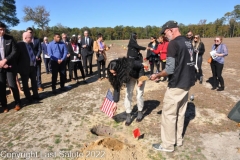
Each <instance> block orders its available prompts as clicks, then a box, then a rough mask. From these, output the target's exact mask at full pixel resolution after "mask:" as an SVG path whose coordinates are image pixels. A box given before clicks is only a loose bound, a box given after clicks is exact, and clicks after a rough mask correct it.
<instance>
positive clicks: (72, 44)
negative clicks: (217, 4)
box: [0, 23, 110, 113]
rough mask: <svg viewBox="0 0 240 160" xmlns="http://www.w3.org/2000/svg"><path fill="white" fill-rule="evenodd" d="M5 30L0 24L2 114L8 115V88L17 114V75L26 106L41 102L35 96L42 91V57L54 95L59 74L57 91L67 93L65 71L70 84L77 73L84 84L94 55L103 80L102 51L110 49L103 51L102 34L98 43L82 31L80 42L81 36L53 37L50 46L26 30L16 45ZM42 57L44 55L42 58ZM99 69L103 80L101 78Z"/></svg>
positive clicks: (106, 48)
mask: <svg viewBox="0 0 240 160" xmlns="http://www.w3.org/2000/svg"><path fill="white" fill-rule="evenodd" d="M6 28H7V26H6V25H5V24H4V23H0V40H1V41H0V53H1V54H0V90H1V92H0V103H1V106H2V108H3V112H4V113H5V112H8V111H9V108H8V105H7V98H6V87H7V84H8V86H9V88H10V90H11V91H12V94H13V97H14V100H15V108H14V109H15V110H16V111H18V110H20V109H21V107H22V104H21V100H20V94H19V93H20V92H21V87H20V85H19V80H18V76H17V74H18V73H19V74H20V76H21V81H22V86H23V93H24V95H25V97H26V99H27V101H28V103H29V104H31V103H33V102H34V101H39V100H41V99H42V98H40V97H39V94H38V92H40V91H43V90H44V89H43V86H42V80H41V62H42V57H43V60H44V63H45V68H46V74H49V73H51V74H52V81H51V87H52V93H53V94H56V93H57V90H56V83H57V77H58V73H59V75H60V90H61V91H66V90H67V89H66V87H65V82H66V81H67V80H68V79H67V71H66V69H68V71H69V80H70V81H73V72H74V78H75V81H76V82H77V83H78V82H79V80H78V75H77V70H78V69H79V70H80V72H81V75H82V78H83V82H84V83H87V81H86V80H85V77H86V76H90V75H92V74H93V70H92V58H93V55H94V52H95V53H96V56H97V57H96V58H97V59H96V60H97V64H98V73H99V79H100V80H101V79H102V78H106V76H105V74H104V73H105V61H106V56H105V55H106V54H105V51H106V50H108V49H110V46H108V47H106V45H105V44H104V42H103V38H102V37H103V36H102V34H100V33H99V34H98V39H97V40H96V41H94V40H93V39H92V38H91V37H89V36H88V31H84V37H83V38H81V36H80V35H78V37H76V36H72V37H71V38H70V41H69V39H68V38H67V35H66V34H65V33H62V35H60V34H59V33H55V34H54V37H53V40H52V41H51V42H48V37H44V39H43V42H42V43H41V42H40V40H39V39H38V38H37V37H34V31H33V29H32V28H30V27H28V28H27V29H26V31H25V32H24V33H23V35H22V41H21V42H17V43H16V42H15V40H14V38H13V37H12V36H10V35H7V34H5V31H6ZM61 36H62V37H61ZM42 53H43V55H41V54H42ZM101 55H103V57H104V58H103V59H100V57H101ZM82 62H83V63H82ZM101 66H102V69H103V77H102V76H101ZM29 79H30V80H31V89H32V92H33V95H31V93H30V88H29V85H28V82H29Z"/></svg>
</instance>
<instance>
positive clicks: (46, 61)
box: [42, 37, 52, 74]
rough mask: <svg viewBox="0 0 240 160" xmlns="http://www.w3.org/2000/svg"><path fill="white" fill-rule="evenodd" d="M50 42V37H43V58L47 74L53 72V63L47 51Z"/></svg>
mask: <svg viewBox="0 0 240 160" xmlns="http://www.w3.org/2000/svg"><path fill="white" fill-rule="evenodd" d="M48 44H49V43H48V38H47V37H44V38H43V43H42V51H43V59H44V64H45V68H46V73H47V74H49V73H51V72H52V69H51V63H50V56H49V55H48V52H47V46H48Z"/></svg>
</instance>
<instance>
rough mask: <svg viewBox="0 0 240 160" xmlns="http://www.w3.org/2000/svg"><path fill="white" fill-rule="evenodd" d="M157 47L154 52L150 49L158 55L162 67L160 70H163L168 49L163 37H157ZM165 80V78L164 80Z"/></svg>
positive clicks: (165, 39) (166, 41)
mask: <svg viewBox="0 0 240 160" xmlns="http://www.w3.org/2000/svg"><path fill="white" fill-rule="evenodd" d="M158 40H159V42H160V43H159V45H158V47H157V49H156V50H153V49H152V48H151V49H150V50H151V51H152V52H154V53H155V54H160V62H161V66H162V70H164V69H165V65H166V59H167V47H168V43H169V42H168V40H167V38H166V37H165V36H164V35H161V36H159V38H158ZM164 80H165V78H164Z"/></svg>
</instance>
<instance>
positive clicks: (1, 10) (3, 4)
mask: <svg viewBox="0 0 240 160" xmlns="http://www.w3.org/2000/svg"><path fill="white" fill-rule="evenodd" d="M0 21H1V22H3V23H5V24H7V26H8V27H14V26H16V25H18V23H19V19H18V18H17V17H16V6H15V0H0Z"/></svg>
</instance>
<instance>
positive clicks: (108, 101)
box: [101, 89, 114, 118]
mask: <svg viewBox="0 0 240 160" xmlns="http://www.w3.org/2000/svg"><path fill="white" fill-rule="evenodd" d="M113 104H114V101H113V96H112V92H111V91H110V89H109V90H108V92H107V95H106V97H105V99H104V101H103V104H102V107H101V110H102V111H103V112H104V113H106V114H107V115H108V116H109V117H111V118H112V117H113V115H114V113H113V111H112V106H113Z"/></svg>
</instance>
